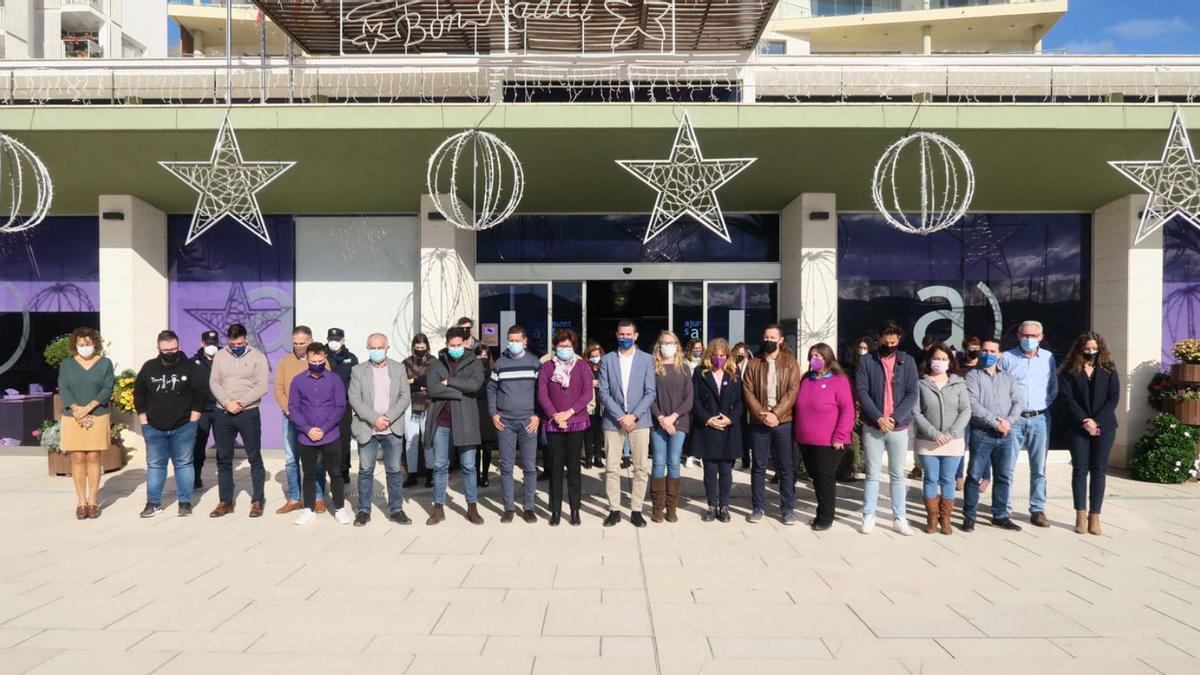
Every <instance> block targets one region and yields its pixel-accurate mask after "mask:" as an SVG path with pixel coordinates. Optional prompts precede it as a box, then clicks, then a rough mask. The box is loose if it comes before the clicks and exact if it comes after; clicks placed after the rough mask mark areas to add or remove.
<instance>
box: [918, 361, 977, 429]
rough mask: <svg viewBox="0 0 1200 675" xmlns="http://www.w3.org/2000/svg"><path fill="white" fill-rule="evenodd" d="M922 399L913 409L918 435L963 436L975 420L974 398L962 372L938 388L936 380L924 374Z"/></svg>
mask: <svg viewBox="0 0 1200 675" xmlns="http://www.w3.org/2000/svg"><path fill="white" fill-rule="evenodd" d="M917 397H918V399H919V400H918V403H917V407H916V409H915V410H914V411H913V423H914V424H916V427H917V438H923V439H925V440H927V441H936V440H937V439H938V437H939V436H941V435H942V434H945V435H947V436H949V437H950V438H962V437H963V434H964V432H965V431H966V429H967V425H968V424H970V423H971V398H970V397H969V396H968V395H967V382H966V380H964V379H962V378H961V377H959V376H958V375H951V376H950V379H949V381H947V382H946V386H944V387H942V388H941V389H938V386H937V385H936V384H934V383H933V380H931V379H929V378H928V377H922V378H921V381H920V382H918V383H917Z"/></svg>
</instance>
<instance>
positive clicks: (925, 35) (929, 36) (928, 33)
mask: <svg viewBox="0 0 1200 675" xmlns="http://www.w3.org/2000/svg"><path fill="white" fill-rule="evenodd" d="M921 53H922V54H932V53H933V26H921Z"/></svg>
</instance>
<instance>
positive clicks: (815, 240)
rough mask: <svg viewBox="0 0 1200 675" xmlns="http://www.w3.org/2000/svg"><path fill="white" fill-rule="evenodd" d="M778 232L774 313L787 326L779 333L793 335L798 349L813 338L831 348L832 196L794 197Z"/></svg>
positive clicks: (834, 321)
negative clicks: (778, 273) (778, 266)
mask: <svg viewBox="0 0 1200 675" xmlns="http://www.w3.org/2000/svg"><path fill="white" fill-rule="evenodd" d="M779 230H780V232H779V238H780V244H779V260H780V263H781V267H782V277H781V279H780V283H779V314H780V316H781V317H784V319H785V321H787V322H788V323H790V324H792V325H785V326H784V332H785V333H788V334H795V335H796V336H797V341H798V343H799V344H798V345H797V346H798V349H799V350H801V351H803V350H806V349H808V347H810V346H812V345H813V344H814V343H817V342H825V343H827V344H829V346H831V347H833V349H834V350H835V351H836V350H837V348H838V341H837V332H838V316H837V295H838V276H837V195H835V194H830V193H807V194H802V195H800V196H798V197H796V198H795V199H793V200H792V202H791V203H790V204H788V205H787V206H786V207H784V209H783V212H782V213H781V214H780V222H779ZM792 322H794V323H792ZM751 337H757V336H751Z"/></svg>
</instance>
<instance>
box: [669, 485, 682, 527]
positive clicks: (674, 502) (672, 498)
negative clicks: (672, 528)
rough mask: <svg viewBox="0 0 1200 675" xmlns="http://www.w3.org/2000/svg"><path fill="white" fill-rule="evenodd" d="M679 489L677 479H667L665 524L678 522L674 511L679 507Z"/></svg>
mask: <svg viewBox="0 0 1200 675" xmlns="http://www.w3.org/2000/svg"><path fill="white" fill-rule="evenodd" d="M679 487H680V483H679V479H678V478H668V479H667V522H668V523H676V522H679V515H678V514H677V513H676V511H675V509H676V507H677V506H679Z"/></svg>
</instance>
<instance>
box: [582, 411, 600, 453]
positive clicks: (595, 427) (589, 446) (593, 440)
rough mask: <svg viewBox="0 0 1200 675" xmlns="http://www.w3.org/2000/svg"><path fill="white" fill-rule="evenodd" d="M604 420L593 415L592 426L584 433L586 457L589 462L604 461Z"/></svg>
mask: <svg viewBox="0 0 1200 675" xmlns="http://www.w3.org/2000/svg"><path fill="white" fill-rule="evenodd" d="M603 425H604V420H602V419H601V417H600V415H592V418H591V426H589V427H588V428H587V429H586V430H585V431H584V432H583V449H584V451H585V454H584V457H587V458H588V459H589V460H597V459H598V460H601V461H603V460H604V426H603Z"/></svg>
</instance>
